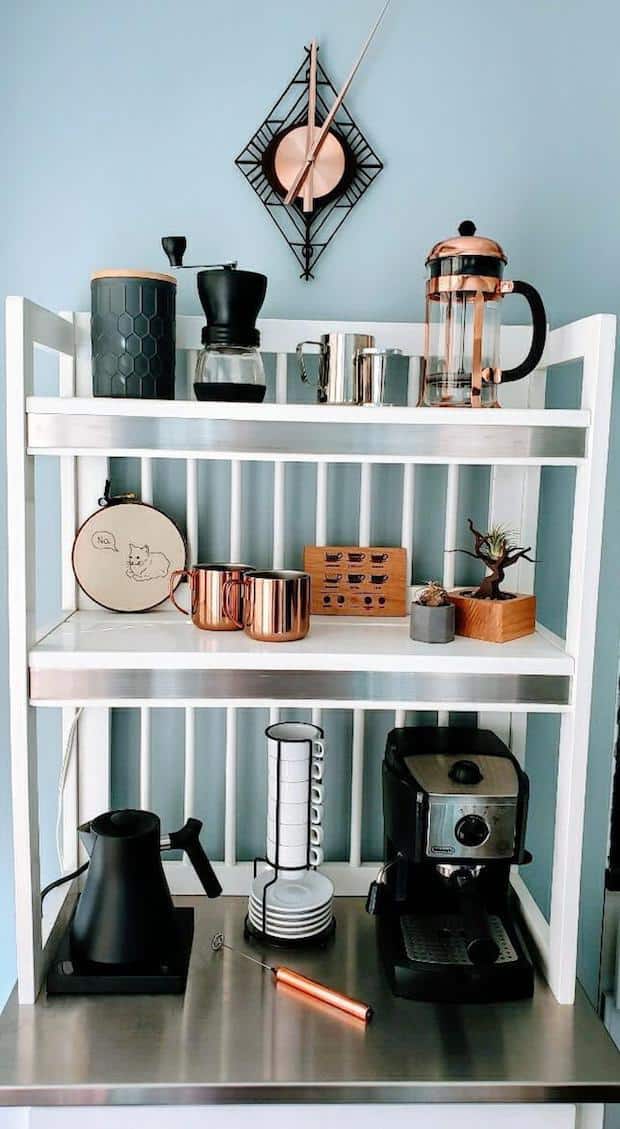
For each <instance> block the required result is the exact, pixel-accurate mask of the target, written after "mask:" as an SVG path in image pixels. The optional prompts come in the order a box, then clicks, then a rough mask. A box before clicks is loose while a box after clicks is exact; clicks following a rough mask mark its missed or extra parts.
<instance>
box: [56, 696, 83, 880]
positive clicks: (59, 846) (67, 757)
mask: <svg viewBox="0 0 620 1129" xmlns="http://www.w3.org/2000/svg"><path fill="white" fill-rule="evenodd" d="M81 713H82V706H80V708H79V709H77V710H76V711H75V715H74V717H73V721H72V722H71V725H70V726H69V732H68V733H67V740H66V742H65V748H64V751H63V757H62V764H61V766H60V776H59V778H58V809H57V814H56V854H57V855H58V862H59V863H60V869H61V870H63V868H64V865H65V860H64V850H63V841H62V825H63V815H64V796H65V785H66V783H67V775H68V772H69V768H70V766H71V761H72V760H73V751H74V749H75V738H76V734H77V727H78V722H79V720H80V716H81Z"/></svg>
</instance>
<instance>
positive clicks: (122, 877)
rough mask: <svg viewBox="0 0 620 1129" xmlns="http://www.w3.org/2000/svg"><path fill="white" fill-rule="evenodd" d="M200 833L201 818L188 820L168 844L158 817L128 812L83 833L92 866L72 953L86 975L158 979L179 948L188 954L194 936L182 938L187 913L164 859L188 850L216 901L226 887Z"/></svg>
mask: <svg viewBox="0 0 620 1129" xmlns="http://www.w3.org/2000/svg"><path fill="white" fill-rule="evenodd" d="M201 828H202V823H201V821H200V820H199V819H188V820H187V822H186V823H185V825H184V826H183V827H181V829H180V830H179V831H174V832H172V833H171V834H169V835H168V836H166V837H165V838H162V837H161V828H160V821H159V817H158V816H157V815H154V814H153V812H150V811H135V810H132V809H125V810H122V811H109V812H106V813H105V814H104V815H98V816H97V817H96V818H95V819H92V820H90V821H89V822H88V823H84V824H83V825H82V826H81V827H80V828H79V829H78V830H79V833H80V837H81V839H82V842H83V843H84V845H85V847H86V850H87V852H88V854H89V857H90V864H89V867H88V873H87V878H86V885H85V887H84V890H83V892H82V894H81V895H80V899H79V901H78V905H77V909H76V912H75V915H74V917H73V921H72V923H71V929H70V948H71V957H72V960H73V961H74V962H75V963H76V964H77V965H78V966H79V967H80V968H81V969H82V970H84V971H85V970H87V969H88V971H90V972H91V973H93V974H95V973H96V972H97V971H101V972H102V973H109V972H110V970H111V969H112V968H113V969H114V970H115V971H116V972H118V971H121V970H125V971H127V972H131V971H136V972H148V971H152V972H157V971H159V970H160V969H162V968H163V969H165V968H168V967H170V965H171V964H174V962H175V958H176V956H177V954H178V950H179V948H182V947H187V930H186V929H184V930H183V933H184V936H183V937H182V936H181V931H180V930H179V916H178V915H179V913H180V912H182V911H179V910H178V909H175V907H174V906H173V903H172V897H171V894H170V890H169V888H168V883H167V882H166V877H165V875H164V870H163V866H162V863H161V854H160V852H161V851H164V850H179V849H180V850H184V851H185V852H186V853H187V855H188V857H189V859H190V862H191V863H192V865H193V867H194V870H195V871H196V874H197V875H198V878H199V879H200V882H201V884H202V886H203V887H204V890H205V893H206V894H207V896H208V897H209V898H217V897H218V895H219V894H221V892H222V887H221V886H220V883H219V882H218V879H217V877H216V875H215V873H214V871H213V868H212V866H211V863H210V862H209V860H208V858H207V856H206V854H205V852H204V850H203V849H202V846H201V844H200V840H199V837H198V836H199V834H200V831H201ZM192 932H193V919H192ZM189 944H190V947H191V936H190V942H189Z"/></svg>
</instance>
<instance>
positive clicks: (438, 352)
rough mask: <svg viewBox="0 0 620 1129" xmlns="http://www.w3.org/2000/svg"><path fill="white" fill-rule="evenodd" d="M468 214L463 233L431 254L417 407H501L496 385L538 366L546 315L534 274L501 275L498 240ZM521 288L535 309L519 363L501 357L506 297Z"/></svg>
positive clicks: (502, 256) (503, 260) (502, 255)
mask: <svg viewBox="0 0 620 1129" xmlns="http://www.w3.org/2000/svg"><path fill="white" fill-rule="evenodd" d="M475 232H476V228H475V225H474V224H473V223H472V222H471V220H464V221H463V223H462V224H461V225H460V227H459V234H458V236H453V237H452V238H450V239H444V240H442V241H441V242H440V243H436V244H435V246H434V247H433V249H432V250H431V252H430V254H429V256H428V258H427V260H426V266H427V267H428V278H427V282H426V325H425V346H424V361H423V366H422V382H421V391H420V400H419V404H418V406H420V407H434V408H469V407H472V408H480V407H482V408H497V407H499V402H498V399H497V386H498V384H500V383H505V382H506V381H512V380H521V379H522V377H524V376H527V374H528V373H530V372H532V370H533V369H535V368H536V365H537V364H538V362H539V361H540V358H541V356H542V352H543V349H544V346H545V338H546V335H547V317H546V314H545V308H544V306H543V303H542V299H541V297H540V294H539V293H538V291H537V290H535V289H534V287H533V286H531V285H530V283H529V282H509V281H508V280H505V279H503V277H502V276H503V272H504V266H505V264H506V263H507V261H508V260H507V259H506V255H505V253H504V251H503V250H502V248H501V247H500V245H499V243H496V242H495V240H493V239H487V238H484V237H483V236H479V235H476V234H475ZM506 294H522V295H523V297H524V298H525V300H526V302H527V303H528V305H529V307H530V311H531V314H532V329H533V333H532V343H531V345H530V350H529V353H528V354H527V356H526V358H525V360H523V361H522V362H521V364H519V365H516V366H515V368H511V369H504V370H503V371H502V369H501V367H500V360H499V339H500V332H499V331H500V325H501V302H502V299H503V298H504V296H505V295H506Z"/></svg>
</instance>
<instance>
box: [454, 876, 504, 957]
mask: <svg viewBox="0 0 620 1129" xmlns="http://www.w3.org/2000/svg"><path fill="white" fill-rule="evenodd" d="M454 885H455V888H456V896H457V901H458V905H459V910H460V913H461V917H462V918H463V927H464V932H465V944H466V946H467V955H468V956H469V959H470V961H471V962H472V964H479V965H480V964H495V962H496V960H497V958H498V956H499V947H498V945H497V944H496V942H495V941H494V940H493V938H492V936H491V927H490V924H489V916H488V914H487V912H486V910H485V908H484V906H483V905H482V903H481V901H480V896H479V894H478V892H477V889H476V885H475V882H474V881H472V879H471V878H465V877H463V876H461V875H456V876H455V878H454Z"/></svg>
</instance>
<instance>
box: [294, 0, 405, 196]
mask: <svg viewBox="0 0 620 1129" xmlns="http://www.w3.org/2000/svg"><path fill="white" fill-rule="evenodd" d="M390 3H391V0H385V4H384V5H383V8H382V9H381V11H380V12H379V15H378V17H377V19H376V20H375V23H374V25H373V27H372V28H371V30H370V33H369V35H368V38H367V39H366V42H365V43H364V46H363V47H362V49H361V51H360V53H359V55H358V57H357V59H356V60H355V62H354V64H353V66H352V68H351V71H350V73H349V75H348V77H347V79H346V80H345V83H344V85H343V87H342V89H341V90H340V91H339V93H338V94H337V95H336V99H335V101H334V104H333V106H332V108H331V110H330V111H329V113H328V115H327V117H326V118H325V121H324V122H323V125H322V126H321V128H320V129H319V131H318V133H316V134H315V136H314V141H313V143H312V145H311V147H310V150H309V152H308V153H307V154H306V157H305V159H304V163H303V165H301V167H300V169H299V172H298V173H297V175H296V177H295V179H294V181H293V183H292V184H291V186H290V188H289V190H288V192H287V193H286V196H285V197H284V203H285V204H292V203H293V201H294V200H295V199H296V197H297V196H298V195H299V191H300V189H301V188H302V187H303V185H304V183H305V181H306V177H307V176H308V174H309V172H310V170H311V168H312V164H313V162H314V161H315V160H316V158H317V156H318V154H319V153H320V151H321V148H322V146H323V143H324V142H325V139H326V137H327V134H328V133H329V129H330V126H331V124H332V122H333V120H334V118H335V117H336V114H337V113H338V110H339V109H340V106H341V105H342V102H343V101H344V99H345V98H346V96H347V94H348V92H349V87H350V86H351V83H352V82H353V79H354V78H355V76H356V74H357V72H358V70H359V67H360V64H361V62H362V60H363V58H364V56H365V54H366V52H367V50H368V48H369V47H370V44H371V43H372V40H373V38H374V36H375V33H376V32H377V30H378V28H379V24H380V23H381V21H382V19H383V17H384V15H385V13H386V12H387V10H388V7H389V6H390Z"/></svg>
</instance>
